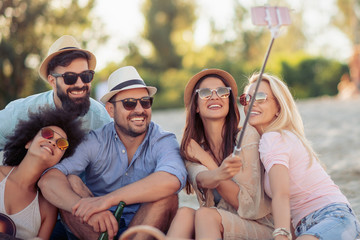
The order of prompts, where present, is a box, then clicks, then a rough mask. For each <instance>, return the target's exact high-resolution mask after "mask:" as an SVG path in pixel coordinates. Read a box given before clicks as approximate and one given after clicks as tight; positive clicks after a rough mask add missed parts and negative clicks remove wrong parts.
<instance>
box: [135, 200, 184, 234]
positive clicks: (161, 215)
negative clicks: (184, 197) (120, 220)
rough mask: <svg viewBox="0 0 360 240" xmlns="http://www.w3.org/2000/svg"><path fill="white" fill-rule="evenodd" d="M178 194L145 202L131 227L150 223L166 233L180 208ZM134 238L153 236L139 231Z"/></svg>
mask: <svg viewBox="0 0 360 240" xmlns="http://www.w3.org/2000/svg"><path fill="white" fill-rule="evenodd" d="M178 204H179V199H178V196H177V195H171V196H170V197H167V198H163V199H160V200H159V201H156V202H150V203H143V204H141V207H140V208H139V210H138V211H137V213H136V214H135V216H134V218H133V219H132V221H131V223H130V225H129V227H131V226H136V225H150V226H153V227H156V228H158V229H160V230H161V231H162V232H164V233H166V232H167V230H168V229H169V226H170V223H171V221H172V219H173V218H174V215H175V213H176V210H177V209H178V206H179V205H178ZM133 239H153V238H152V237H151V236H149V235H147V234H143V233H138V234H136V235H135V236H134V238H133Z"/></svg>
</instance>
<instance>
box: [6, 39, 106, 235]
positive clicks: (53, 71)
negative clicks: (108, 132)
mask: <svg viewBox="0 0 360 240" xmlns="http://www.w3.org/2000/svg"><path fill="white" fill-rule="evenodd" d="M95 66H96V58H95V55H94V54H92V53H91V52H90V51H88V50H85V49H82V48H81V47H80V44H79V43H78V42H77V41H76V39H75V38H74V37H72V36H69V35H64V36H62V37H60V38H59V39H57V40H56V41H55V42H54V43H53V44H52V45H51V47H50V49H49V51H48V54H47V57H46V58H45V59H44V60H43V61H42V63H41V65H40V68H39V75H40V77H41V78H42V79H43V80H44V81H46V82H48V83H49V84H50V85H51V87H52V90H50V91H47V92H43V93H39V94H35V95H31V96H28V97H26V98H21V99H17V100H15V101H12V102H10V103H9V104H8V105H7V106H6V107H5V108H4V109H3V110H1V111H0V122H1V124H0V159H1V161H0V162H2V152H1V150H2V149H3V148H4V146H5V143H6V137H7V136H9V135H11V134H12V133H13V131H14V129H15V126H16V124H17V123H18V121H19V120H20V119H27V117H28V112H34V111H36V110H37V109H38V108H39V107H41V106H44V105H49V106H51V107H53V108H58V109H64V110H65V112H67V113H68V114H72V115H74V117H79V118H80V119H81V120H82V127H83V128H84V130H86V131H90V130H92V129H96V128H99V127H101V126H103V125H104V124H107V123H109V122H111V118H110V117H109V115H108V114H107V112H106V110H105V108H104V106H102V104H100V103H99V102H97V101H95V100H94V99H92V98H90V88H91V81H92V79H93V76H94V69H95ZM61 228H62V227H61V223H60V222H58V223H57V225H56V230H55V231H54V232H55V235H53V237H55V236H56V235H57V234H63V233H62V230H61Z"/></svg>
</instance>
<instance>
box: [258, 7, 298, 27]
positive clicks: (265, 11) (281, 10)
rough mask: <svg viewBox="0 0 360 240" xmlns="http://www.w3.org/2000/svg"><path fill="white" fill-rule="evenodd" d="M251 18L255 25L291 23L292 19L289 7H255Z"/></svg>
mask: <svg viewBox="0 0 360 240" xmlns="http://www.w3.org/2000/svg"><path fill="white" fill-rule="evenodd" d="M251 20H252V23H253V24H254V25H271V26H276V25H280V26H282V25H290V24H291V19H290V14H289V9H288V8H287V7H276V6H275V7H270V6H262V7H253V8H251Z"/></svg>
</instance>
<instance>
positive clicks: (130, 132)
mask: <svg viewBox="0 0 360 240" xmlns="http://www.w3.org/2000/svg"><path fill="white" fill-rule="evenodd" d="M132 116H139V117H143V116H144V117H145V121H146V119H147V118H148V115H147V114H146V113H142V114H132ZM129 117H130V116H129ZM114 121H115V125H116V127H117V129H119V130H120V131H121V132H122V133H123V134H125V135H127V136H130V137H134V138H135V137H138V136H140V135H142V134H144V133H146V131H147V130H148V129H149V123H146V126H145V129H143V130H142V131H141V130H140V131H136V130H135V129H133V128H131V127H129V128H126V127H124V126H121V125H120V124H119V123H117V121H116V119H114Z"/></svg>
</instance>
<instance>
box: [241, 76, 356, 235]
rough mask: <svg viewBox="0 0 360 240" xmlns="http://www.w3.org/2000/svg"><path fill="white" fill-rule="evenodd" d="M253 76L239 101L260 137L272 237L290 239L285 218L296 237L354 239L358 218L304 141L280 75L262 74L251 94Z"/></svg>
mask: <svg viewBox="0 0 360 240" xmlns="http://www.w3.org/2000/svg"><path fill="white" fill-rule="evenodd" d="M258 77H259V75H258V74H254V75H253V76H252V77H250V78H249V83H248V85H247V87H246V88H245V93H244V94H243V95H241V96H240V103H241V104H242V105H244V109H245V113H246V114H250V118H249V123H250V125H252V126H253V127H255V128H256V130H257V131H258V133H259V134H260V136H261V139H260V144H259V152H260V158H261V161H262V163H263V164H264V167H265V170H266V173H265V182H264V187H265V192H266V193H267V194H268V195H269V196H270V197H271V198H272V213H273V217H274V224H275V230H274V232H273V237H274V239H275V240H280V239H291V234H290V221H291V222H292V225H293V227H294V229H295V235H296V237H297V239H302V240H304V239H309V240H310V239H326V240H331V239H334V240H340V239H344V240H345V239H346V240H350V239H356V237H357V236H359V233H360V225H359V222H358V220H357V219H356V217H355V215H354V213H353V211H352V209H351V207H350V204H349V202H348V200H347V199H346V197H345V196H344V195H343V194H342V193H341V191H340V190H339V187H338V186H337V185H335V184H334V182H333V181H332V180H331V178H330V176H329V175H328V174H327V173H326V172H325V170H324V169H323V168H322V166H321V164H320V162H319V161H318V158H317V156H316V154H315V152H314V151H313V149H312V147H311V146H310V144H309V143H308V141H307V140H306V138H305V134H304V127H303V123H302V120H301V117H300V114H299V112H298V110H297V107H296V104H295V102H294V99H293V97H292V95H291V93H290V91H289V89H288V87H287V86H286V84H285V83H284V82H283V81H281V80H280V79H279V78H277V77H275V76H272V75H269V74H264V75H263V78H262V81H261V83H260V85H259V89H258V92H257V94H256V96H254V91H255V86H256V81H257V79H258ZM254 97H255V101H254V105H253V108H252V110H251V112H249V111H248V110H249V109H248V108H249V102H250V101H251V98H254Z"/></svg>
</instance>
